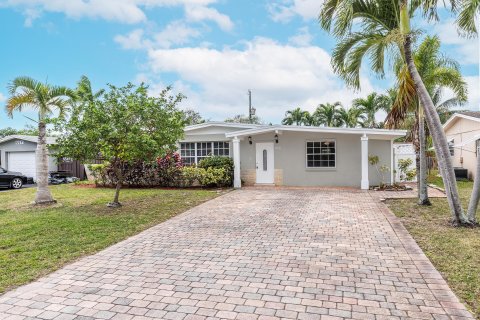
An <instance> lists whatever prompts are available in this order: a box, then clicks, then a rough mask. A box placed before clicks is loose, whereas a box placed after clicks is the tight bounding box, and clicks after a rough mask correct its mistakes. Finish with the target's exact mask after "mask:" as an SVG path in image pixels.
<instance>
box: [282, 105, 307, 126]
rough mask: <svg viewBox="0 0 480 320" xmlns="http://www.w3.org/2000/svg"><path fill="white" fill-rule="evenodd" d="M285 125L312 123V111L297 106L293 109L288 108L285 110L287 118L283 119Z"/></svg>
mask: <svg viewBox="0 0 480 320" xmlns="http://www.w3.org/2000/svg"><path fill="white" fill-rule="evenodd" d="M282 124H283V125H289V126H291V125H296V126H301V125H309V124H310V113H309V112H308V111H304V110H302V109H300V108H295V109H293V110H288V111H287V112H285V118H283V120H282Z"/></svg>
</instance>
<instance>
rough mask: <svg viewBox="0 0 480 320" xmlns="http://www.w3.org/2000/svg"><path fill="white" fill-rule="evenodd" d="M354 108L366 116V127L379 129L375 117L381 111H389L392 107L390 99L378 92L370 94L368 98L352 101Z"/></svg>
mask: <svg viewBox="0 0 480 320" xmlns="http://www.w3.org/2000/svg"><path fill="white" fill-rule="evenodd" d="M352 106H353V107H355V108H359V109H361V110H363V113H365V115H366V120H365V123H364V124H365V127H367V128H378V123H377V121H376V119H375V115H376V114H377V113H378V112H379V111H382V110H383V111H386V112H388V111H389V108H390V105H389V100H388V97H387V96H385V95H382V94H378V93H376V92H373V93H370V94H369V95H368V96H367V98H357V99H354V100H353V101H352Z"/></svg>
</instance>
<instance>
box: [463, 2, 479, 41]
mask: <svg viewBox="0 0 480 320" xmlns="http://www.w3.org/2000/svg"><path fill="white" fill-rule="evenodd" d="M459 7H460V10H459V14H458V17H457V24H458V26H459V27H460V30H462V31H464V32H465V33H466V34H467V35H468V36H472V35H477V34H478V30H477V26H476V25H475V17H476V16H477V15H479V14H480V0H462V1H460V5H459Z"/></svg>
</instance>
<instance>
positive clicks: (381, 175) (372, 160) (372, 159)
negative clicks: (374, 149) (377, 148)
mask: <svg viewBox="0 0 480 320" xmlns="http://www.w3.org/2000/svg"><path fill="white" fill-rule="evenodd" d="M368 163H369V164H370V165H371V166H373V167H374V168H375V171H376V172H377V176H378V179H379V180H380V188H384V187H385V186H386V183H385V174H387V173H388V172H389V171H390V168H389V167H388V166H387V165H381V164H380V158H379V157H378V156H377V155H369V156H368Z"/></svg>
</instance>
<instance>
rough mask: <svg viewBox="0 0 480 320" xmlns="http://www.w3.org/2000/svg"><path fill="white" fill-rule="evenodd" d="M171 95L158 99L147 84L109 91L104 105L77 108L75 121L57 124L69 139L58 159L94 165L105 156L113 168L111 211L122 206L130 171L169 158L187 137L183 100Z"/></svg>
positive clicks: (62, 140)
mask: <svg viewBox="0 0 480 320" xmlns="http://www.w3.org/2000/svg"><path fill="white" fill-rule="evenodd" d="M170 90H171V89H170V87H168V88H166V89H164V90H162V91H161V92H160V94H159V96H157V97H152V96H149V95H148V87H147V86H145V85H143V84H142V85H140V86H135V85H133V84H131V83H129V84H127V85H126V86H124V87H116V86H113V85H109V90H108V92H106V93H105V94H104V96H103V98H102V99H99V100H96V101H94V102H93V103H84V104H76V105H75V106H74V107H73V110H72V116H71V117H69V118H68V119H65V120H64V121H60V122H58V123H57V130H58V131H59V132H62V133H63V135H62V136H61V137H60V138H59V139H58V140H57V147H58V156H60V157H68V158H73V159H77V160H80V161H85V160H87V161H88V160H90V159H95V158H97V156H98V155H101V157H102V158H103V159H105V160H106V161H108V162H109V164H110V168H111V174H110V177H109V178H110V179H111V181H112V182H113V183H115V186H116V188H115V195H114V199H113V201H112V202H111V203H110V204H109V206H111V207H118V206H120V205H121V204H120V202H119V194H120V189H121V188H122V185H123V184H124V180H125V177H126V176H127V174H128V169H129V168H131V167H132V166H133V165H134V164H135V163H138V162H140V161H143V162H146V163H149V162H153V161H155V160H156V159H157V158H158V157H159V156H160V157H162V156H165V155H167V154H168V152H169V151H170V150H175V149H176V143H177V141H178V140H179V139H180V138H181V137H182V136H183V127H184V126H183V124H184V121H183V114H182V112H181V111H180V110H178V108H177V105H178V104H179V103H180V101H181V100H182V99H183V96H182V95H181V94H179V95H176V96H170Z"/></svg>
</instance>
